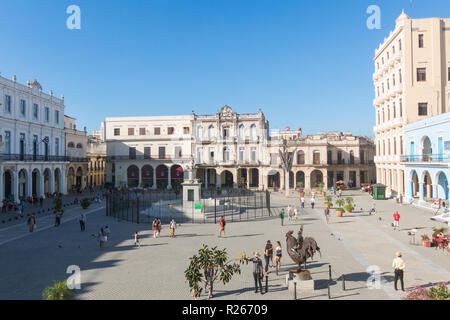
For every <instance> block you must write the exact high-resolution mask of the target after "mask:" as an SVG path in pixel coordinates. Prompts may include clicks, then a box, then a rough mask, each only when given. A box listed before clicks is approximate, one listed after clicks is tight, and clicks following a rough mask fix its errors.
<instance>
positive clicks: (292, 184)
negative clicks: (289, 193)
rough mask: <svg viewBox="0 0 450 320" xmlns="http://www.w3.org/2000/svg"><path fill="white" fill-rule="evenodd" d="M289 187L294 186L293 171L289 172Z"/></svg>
mask: <svg viewBox="0 0 450 320" xmlns="http://www.w3.org/2000/svg"><path fill="white" fill-rule="evenodd" d="M289 188H290V189H292V188H294V173H293V172H292V171H290V172H289Z"/></svg>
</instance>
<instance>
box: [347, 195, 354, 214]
mask: <svg viewBox="0 0 450 320" xmlns="http://www.w3.org/2000/svg"><path fill="white" fill-rule="evenodd" d="M345 203H347V204H346V206H345V211H346V212H347V213H351V212H352V211H353V210H354V209H355V207H354V206H353V198H352V197H347V198H345Z"/></svg>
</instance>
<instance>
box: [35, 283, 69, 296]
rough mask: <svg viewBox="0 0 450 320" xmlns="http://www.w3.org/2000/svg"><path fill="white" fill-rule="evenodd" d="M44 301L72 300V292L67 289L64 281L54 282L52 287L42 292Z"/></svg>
mask: <svg viewBox="0 0 450 320" xmlns="http://www.w3.org/2000/svg"><path fill="white" fill-rule="evenodd" d="M42 298H43V299H44V300H72V299H73V298H74V297H73V290H71V289H69V288H68V287H67V283H66V281H54V282H53V286H50V287H47V288H45V289H44V290H43V291H42Z"/></svg>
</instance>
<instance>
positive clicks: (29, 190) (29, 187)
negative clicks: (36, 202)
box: [26, 167, 33, 197]
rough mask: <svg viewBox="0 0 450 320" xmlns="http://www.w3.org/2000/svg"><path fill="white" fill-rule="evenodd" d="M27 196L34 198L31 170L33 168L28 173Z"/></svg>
mask: <svg viewBox="0 0 450 320" xmlns="http://www.w3.org/2000/svg"><path fill="white" fill-rule="evenodd" d="M26 193H27V194H26V196H27V197H31V196H33V171H32V169H31V167H30V168H29V170H28V173H27V192H26Z"/></svg>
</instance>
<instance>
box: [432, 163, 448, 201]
mask: <svg viewBox="0 0 450 320" xmlns="http://www.w3.org/2000/svg"><path fill="white" fill-rule="evenodd" d="M434 181H435V184H436V195H435V197H436V198H440V199H444V200H449V191H448V177H447V175H446V174H445V172H444V171H442V170H439V171H438V172H436V175H435V178H434Z"/></svg>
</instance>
